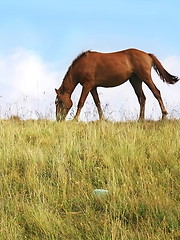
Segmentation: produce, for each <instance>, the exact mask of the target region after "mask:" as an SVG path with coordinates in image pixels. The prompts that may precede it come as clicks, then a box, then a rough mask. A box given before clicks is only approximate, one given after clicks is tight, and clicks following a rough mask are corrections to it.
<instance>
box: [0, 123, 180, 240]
mask: <svg viewBox="0 0 180 240" xmlns="http://www.w3.org/2000/svg"><path fill="white" fill-rule="evenodd" d="M179 125H180V122H179V121H176V120H175V121H173V120H171V121H159V122H152V121H151V122H126V123H113V122H105V121H101V122H89V123H75V122H63V123H57V122H52V121H46V120H41V121H19V120H18V119H14V120H13V119H11V120H2V121H0V177H1V178H0V179H1V181H0V239H2V240H5V239H6V240H24V239H28V240H40V239H42V240H46V239H48V240H57V239H58V240H59V239H63V240H76V239H77V240H78V239H85V240H88V239H89V240H94V239H95V240H109V239H112V240H118V239H122V240H129V239H132V240H136V239H137V240H141V239H142V240H144V239H147V240H148V239H149V240H163V239H167V240H169V239H179V237H180V232H179V216H178V214H179V210H180V209H179V183H180V182H179V180H180V179H179V176H180V175H179V173H180V172H179V162H178V161H179V159H180V137H179V136H180V128H179ZM95 188H100V189H101V188H102V189H107V190H108V191H109V193H108V194H107V195H104V196H95V195H94V194H93V189H95Z"/></svg>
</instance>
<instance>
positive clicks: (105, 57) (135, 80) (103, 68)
mask: <svg viewBox="0 0 180 240" xmlns="http://www.w3.org/2000/svg"><path fill="white" fill-rule="evenodd" d="M152 67H153V68H154V69H155V71H156V72H157V74H158V75H159V77H160V79H162V80H163V81H164V82H166V83H168V84H174V83H176V82H178V81H179V78H178V77H177V76H173V75H171V74H170V73H168V72H167V71H166V70H165V69H164V67H163V66H162V64H161V62H160V61H159V60H158V59H157V58H156V56H155V55H153V54H151V53H146V52H143V51H141V50H138V49H126V50H123V51H118V52H111V53H101V52H95V51H86V52H83V53H81V54H80V55H79V56H77V58H75V59H74V61H73V62H72V64H71V65H70V67H69V68H68V71H67V73H66V74H65V76H64V79H63V82H62V84H61V86H60V87H59V89H55V92H56V100H55V105H56V120H57V121H63V120H65V118H66V116H67V114H68V112H69V110H70V108H71V107H72V105H73V103H72V100H71V94H72V92H73V91H74V89H75V87H76V86H77V85H78V84H79V83H80V84H81V85H82V92H81V96H80V99H79V102H78V106H77V111H76V114H75V117H74V119H75V120H78V118H79V115H80V112H81V109H82V107H83V105H84V102H85V100H86V98H87V96H88V94H89V93H91V95H92V97H93V99H94V102H95V105H96V107H97V110H98V114H99V118H100V120H102V119H104V115H103V111H102V108H101V103H100V100H99V96H98V92H97V87H106V88H109V87H116V86H119V85H121V84H123V83H124V82H126V81H127V80H129V81H130V83H131V85H132V87H133V89H134V91H135V93H136V95H137V98H138V101H139V104H140V114H139V120H144V112H145V102H146V97H145V95H144V92H143V89H142V83H143V82H144V83H145V84H146V85H147V86H148V87H149V89H150V90H151V91H152V93H153V95H154V97H155V98H156V99H157V100H158V102H159V105H160V108H161V112H162V119H164V118H166V115H167V114H168V112H167V111H166V108H165V106H164V103H163V101H162V98H161V93H160V91H159V90H158V89H157V87H156V86H155V84H154V82H153V80H152V78H151V68H152Z"/></svg>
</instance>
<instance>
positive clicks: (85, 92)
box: [74, 84, 92, 120]
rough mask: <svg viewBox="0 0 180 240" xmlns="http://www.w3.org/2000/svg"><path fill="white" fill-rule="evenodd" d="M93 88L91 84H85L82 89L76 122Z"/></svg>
mask: <svg viewBox="0 0 180 240" xmlns="http://www.w3.org/2000/svg"><path fill="white" fill-rule="evenodd" d="M91 89H92V86H91V85H90V84H85V85H84V86H83V88H82V92H81V96H80V99H79V102H78V107H77V112H76V115H75V117H74V119H75V120H78V118H79V115H80V112H81V109H82V107H83V106H84V102H85V100H86V98H87V96H88V94H89V92H90V91H91Z"/></svg>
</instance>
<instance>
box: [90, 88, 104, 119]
mask: <svg viewBox="0 0 180 240" xmlns="http://www.w3.org/2000/svg"><path fill="white" fill-rule="evenodd" d="M91 94H92V97H93V99H94V102H95V104H96V107H97V110H98V114H99V119H100V120H103V119H104V115H103V111H102V108H101V103H100V100H99V96H98V92H97V88H93V89H92V90H91Z"/></svg>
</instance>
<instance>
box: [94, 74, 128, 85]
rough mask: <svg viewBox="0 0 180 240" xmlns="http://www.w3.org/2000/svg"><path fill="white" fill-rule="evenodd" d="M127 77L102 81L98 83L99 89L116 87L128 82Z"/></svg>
mask: <svg viewBox="0 0 180 240" xmlns="http://www.w3.org/2000/svg"><path fill="white" fill-rule="evenodd" d="M128 78H129V77H127V76H126V77H120V76H118V77H112V78H110V79H102V80H100V81H98V84H97V85H98V86H99V87H117V86H119V85H121V84H123V83H124V82H126V81H127V80H128Z"/></svg>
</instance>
